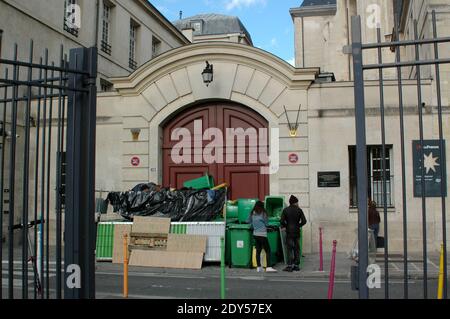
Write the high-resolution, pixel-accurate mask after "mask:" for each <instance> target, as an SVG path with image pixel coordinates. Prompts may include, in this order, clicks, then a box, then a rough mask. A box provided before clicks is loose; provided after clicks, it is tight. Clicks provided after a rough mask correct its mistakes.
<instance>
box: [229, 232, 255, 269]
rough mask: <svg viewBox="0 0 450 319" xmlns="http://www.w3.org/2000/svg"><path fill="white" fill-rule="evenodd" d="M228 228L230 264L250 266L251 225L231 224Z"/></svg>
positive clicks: (242, 266)
mask: <svg viewBox="0 0 450 319" xmlns="http://www.w3.org/2000/svg"><path fill="white" fill-rule="evenodd" d="M229 229H230V248H231V265H232V266H233V267H241V268H250V267H251V259H252V248H253V236H252V230H251V225H249V224H231V225H229Z"/></svg>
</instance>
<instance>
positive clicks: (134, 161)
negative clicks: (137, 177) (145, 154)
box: [131, 156, 141, 166]
mask: <svg viewBox="0 0 450 319" xmlns="http://www.w3.org/2000/svg"><path fill="white" fill-rule="evenodd" d="M140 163H141V160H140V158H139V157H137V156H135V157H133V158H132V159H131V165H133V166H139V164H140Z"/></svg>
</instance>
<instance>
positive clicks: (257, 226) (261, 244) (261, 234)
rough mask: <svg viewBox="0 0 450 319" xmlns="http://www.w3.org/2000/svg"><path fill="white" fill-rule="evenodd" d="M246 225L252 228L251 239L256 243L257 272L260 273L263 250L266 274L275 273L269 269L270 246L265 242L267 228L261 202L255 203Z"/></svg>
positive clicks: (266, 219)
mask: <svg viewBox="0 0 450 319" xmlns="http://www.w3.org/2000/svg"><path fill="white" fill-rule="evenodd" d="M247 223H249V224H251V225H252V227H253V237H254V239H255V243H256V263H257V265H258V268H257V271H258V272H262V271H263V268H262V267H261V251H262V250H263V249H264V251H265V252H266V258H267V266H268V267H267V268H266V272H276V270H275V269H273V268H272V267H270V266H269V265H271V263H270V246H269V241H268V240H267V226H268V218H267V212H266V210H265V209H264V203H263V202H261V201H257V202H256V204H255V208H254V209H253V212H252V213H251V215H250V216H249V217H248V220H247Z"/></svg>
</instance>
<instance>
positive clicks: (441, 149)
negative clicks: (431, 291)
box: [432, 10, 450, 299]
mask: <svg viewBox="0 0 450 319" xmlns="http://www.w3.org/2000/svg"><path fill="white" fill-rule="evenodd" d="M432 20H433V39H435V40H436V39H438V36H437V28H436V11H435V10H433V12H432ZM449 42H450V41H449ZM433 49H434V58H435V59H436V60H439V48H438V42H434V45H433ZM435 72H436V94H437V107H438V126H439V158H441V159H442V158H444V143H443V141H444V133H443V129H442V123H443V119H442V96H441V73H440V69H439V65H438V64H436V65H435ZM444 175H445V172H444V170H442V169H441V181H443V180H444V178H446V176H444ZM444 194H445V185H444V183H441V207H442V242H443V245H444V294H443V297H444V299H447V298H448V295H447V294H448V290H447V284H448V283H447V277H448V274H447V227H446V225H447V220H446V207H445V196H444Z"/></svg>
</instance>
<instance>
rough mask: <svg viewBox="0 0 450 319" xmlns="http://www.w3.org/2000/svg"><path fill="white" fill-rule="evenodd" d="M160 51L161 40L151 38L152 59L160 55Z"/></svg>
mask: <svg viewBox="0 0 450 319" xmlns="http://www.w3.org/2000/svg"><path fill="white" fill-rule="evenodd" d="M160 49H161V40H159V39H158V38H156V37H152V58H154V57H156V56H158V55H159V54H160V52H159V51H160Z"/></svg>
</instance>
